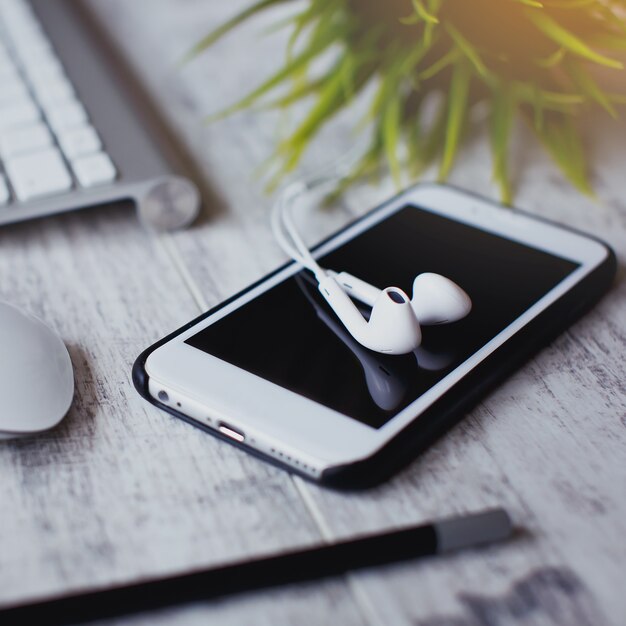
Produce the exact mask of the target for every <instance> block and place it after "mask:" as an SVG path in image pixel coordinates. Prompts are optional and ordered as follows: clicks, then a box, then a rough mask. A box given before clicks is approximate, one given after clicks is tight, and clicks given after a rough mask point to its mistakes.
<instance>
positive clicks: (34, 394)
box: [0, 302, 74, 439]
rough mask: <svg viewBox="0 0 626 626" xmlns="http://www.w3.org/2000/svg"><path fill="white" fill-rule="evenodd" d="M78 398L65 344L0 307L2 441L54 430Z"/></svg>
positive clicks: (45, 329) (36, 323)
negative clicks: (73, 400)
mask: <svg viewBox="0 0 626 626" xmlns="http://www.w3.org/2000/svg"><path fill="white" fill-rule="evenodd" d="M73 397H74V373H73V370H72V362H71V360H70V355H69V353H68V351H67V348H66V347H65V344H64V343H63V341H62V340H61V338H60V337H59V336H58V335H57V334H56V333H55V332H54V331H53V330H52V329H50V328H49V327H48V326H46V324H44V323H43V322H42V321H41V320H39V319H37V318H36V317H34V316H32V315H29V314H27V313H24V312H22V311H20V310H19V309H17V308H15V307H14V306H12V305H10V304H7V303H6V302H0V438H1V439H8V438H12V437H20V436H24V435H34V434H36V433H41V432H43V431H46V430H49V429H50V428H53V427H54V426H56V425H57V424H58V423H59V422H60V421H61V420H62V419H63V417H65V414H66V413H67V412H68V410H69V408H70V405H71V404H72V398H73Z"/></svg>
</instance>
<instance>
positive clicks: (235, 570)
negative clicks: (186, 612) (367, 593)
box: [0, 509, 512, 626]
mask: <svg viewBox="0 0 626 626" xmlns="http://www.w3.org/2000/svg"><path fill="white" fill-rule="evenodd" d="M511 531H512V526H511V520H510V518H509V516H508V514H507V513H506V511H504V510H503V509H491V510H488V511H483V512H481V513H472V514H468V515H463V516H459V517H453V518H449V519H444V520H439V521H435V522H431V523H428V524H424V525H421V526H414V527H409V528H404V529H400V530H392V531H389V532H386V533H382V534H372V535H364V536H360V537H357V538H355V539H350V540H348V541H342V542H338V543H333V544H322V545H315V546H312V547H308V548H305V549H303V550H298V551H294V552H284V553H282V554H278V555H275V556H268V557H262V558H259V559H254V560H250V561H240V562H235V563H231V564H228V565H223V566H218V567H213V568H209V569H201V570H195V571H192V572H190V573H186V574H182V575H177V576H168V577H166V578H155V579H148V580H144V581H142V582H138V583H132V584H129V585H124V586H116V587H106V588H102V589H96V590H89V591H85V592H78V593H73V594H71V595H65V596H56V597H51V598H46V599H42V600H37V601H35V602H31V603H28V604H21V605H14V606H4V607H1V606H0V622H1V623H3V624H37V625H38V626H52V625H55V626H56V625H60V624H77V623H83V622H89V621H92V620H96V619H104V618H111V617H118V616H120V615H129V614H133V613H140V612H143V611H150V610H154V609H159V608H163V607H166V606H173V605H177V604H182V603H186V602H194V601H200V600H207V599H209V598H215V597H218V596H223V595H228V594H233V593H241V592H243V591H249V590H252V589H261V588H267V587H275V586H277V585H286V584H290V583H295V582H302V581H307V580H315V579H319V578H324V577H327V576H337V575H340V574H345V573H346V572H349V571H352V570H356V569H363V568H366V567H374V566H376V565H385V564H388V563H394V562H398V561H407V560H410V559H414V558H418V557H422V556H429V555H435V554H442V553H445V552H451V551H454V550H462V549H464V548H472V547H476V546H479V545H482V544H487V543H493V542H496V541H502V540H503V539H506V538H507V537H509V536H510V535H511Z"/></svg>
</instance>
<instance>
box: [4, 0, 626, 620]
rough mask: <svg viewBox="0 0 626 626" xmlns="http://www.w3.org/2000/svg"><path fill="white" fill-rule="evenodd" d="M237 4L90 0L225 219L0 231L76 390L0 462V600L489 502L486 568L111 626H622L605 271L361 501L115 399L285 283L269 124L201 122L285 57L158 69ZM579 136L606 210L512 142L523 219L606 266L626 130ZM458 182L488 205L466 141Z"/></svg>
mask: <svg viewBox="0 0 626 626" xmlns="http://www.w3.org/2000/svg"><path fill="white" fill-rule="evenodd" d="M246 4H247V2H246V1H245V0H237V1H236V2H235V1H232V2H228V3H218V2H211V1H209V0H185V1H184V2H183V1H180V0H178V1H175V0H150V2H148V0H135V1H134V2H132V3H130V2H124V1H123V0H90V5H91V6H92V8H93V9H94V10H95V11H96V12H97V13H98V15H99V16H100V18H101V19H102V20H103V22H104V23H105V24H106V25H107V26H108V29H109V30H110V32H111V34H112V35H113V36H114V37H115V38H116V40H117V41H118V43H119V45H120V46H121V47H122V49H123V50H124V52H125V54H126V55H127V57H128V59H129V61H130V62H131V64H132V65H133V67H134V69H135V71H136V73H137V74H138V75H139V76H141V79H142V80H143V81H144V83H145V87H146V88H147V90H148V91H149V92H150V93H151V95H152V96H153V97H154V99H155V100H156V101H157V102H158V103H159V105H160V107H161V113H162V115H163V116H164V118H165V119H166V120H167V121H168V123H169V124H170V125H171V126H172V128H173V129H174V130H175V131H176V132H177V133H178V136H179V137H180V139H181V141H182V143H183V144H184V146H185V147H186V149H187V150H189V152H191V153H192V155H193V157H194V160H195V161H196V163H197V164H198V166H199V167H200V169H201V170H202V171H203V173H204V182H205V184H207V185H209V186H210V187H211V188H212V190H213V192H214V194H213V196H212V197H214V198H219V201H215V202H212V203H211V204H210V206H207V207H206V211H205V215H204V216H203V219H202V220H201V221H200V223H199V225H198V226H196V227H195V228H193V229H191V230H189V231H186V232H181V233H177V234H175V235H171V236H170V235H168V236H160V237H157V236H155V235H153V234H149V233H147V232H145V231H143V230H141V228H140V226H139V225H138V224H137V222H136V220H135V217H134V215H133V212H132V210H131V209H129V208H124V207H117V208H103V209H98V210H95V211H91V212H86V213H85V214H84V215H70V216H62V217H59V218H54V219H48V220H45V221H39V222H33V223H31V224H22V225H20V226H16V227H11V228H8V229H4V230H2V231H1V232H0V267H1V268H2V269H1V270H0V271H1V272H2V279H3V280H2V292H1V295H2V297H3V298H5V299H7V300H9V301H11V302H14V303H16V304H18V305H20V306H23V307H25V308H27V309H29V310H31V311H33V312H35V313H37V314H39V315H41V316H42V317H44V318H45V319H47V320H48V321H49V322H50V323H52V324H53V325H54V326H55V327H56V328H57V329H58V330H59V331H60V333H61V334H62V336H63V338H64V339H65V340H66V341H67V343H68V344H69V346H70V351H71V354H72V359H73V362H74V366H75V370H76V374H77V397H76V402H75V404H74V407H73V409H72V412H71V414H70V416H69V417H68V419H66V420H65V422H64V423H63V425H62V426H61V427H60V428H59V429H57V430H56V431H55V432H53V433H50V434H48V435H46V436H44V437H39V438H37V439H33V440H24V441H19V442H12V443H3V444H2V446H0V472H1V473H2V476H3V480H2V483H1V484H0V497H1V501H2V511H1V513H0V602H2V601H8V600H14V599H17V598H23V597H31V596H34V595H37V594H41V593H50V592H54V591H62V590H68V589H72V588H77V587H81V586H89V585H94V584H102V583H106V582H109V581H111V582H113V581H116V582H118V581H122V580H129V579H133V578H135V577H139V576H142V575H156V574H158V573H160V572H171V571H176V570H179V569H184V568H188V567H193V566H196V565H207V564H209V563H216V562H221V561H225V560H228V559H230V558H236V557H240V556H244V555H247V554H257V553H264V552H269V551H272V550H277V549H280V548H286V547H293V546H295V545H301V544H304V543H307V542H311V541H313V540H315V539H317V538H319V537H320V536H321V537H324V538H326V539H328V540H332V539H334V538H338V537H347V536H350V535H351V534H354V533H355V532H360V531H364V530H374V529H378V528H388V527H393V526H397V525H402V524H405V523H412V522H418V521H421V520H425V519H428V518H430V517H433V516H440V515H443V514H447V513H453V512H458V511H464V510H472V509H478V508H481V507H484V506H488V505H495V504H501V505H505V506H507V507H508V508H509V509H510V510H511V511H512V512H513V513H514V516H515V518H516V520H517V522H518V523H519V524H521V525H523V526H524V528H525V529H526V530H525V533H523V534H522V535H521V536H520V537H519V538H518V539H517V540H516V541H515V542H513V543H511V544H509V545H507V546H504V547H498V548H493V549H488V550H486V551H480V552H475V553H472V552H470V553H466V554H463V555H458V556H453V557H449V558H446V559H438V560H429V561H422V562H419V563H415V564H407V565H403V566H397V567H387V568H380V569H376V570H373V571H370V572H365V573H360V574H358V575H353V576H349V577H346V578H345V579H338V580H333V581H327V582H325V583H320V584H311V585H302V586H294V587H293V588H291V589H284V590H280V591H274V592H271V593H256V594H248V595H246V596H243V597H240V598H232V599H229V600H225V601H222V602H213V603H210V604H207V605H206V606H204V605H201V604H199V605H195V606H192V607H186V608H177V609H172V610H169V611H165V612H160V613H159V614H155V615H147V616H142V617H138V618H133V619H124V620H118V621H117V622H116V623H119V624H135V623H136V624H144V623H145V624H174V623H175V624H177V625H179V624H183V625H189V626H192V625H195V624H204V623H206V621H207V619H210V618H213V620H215V621H216V622H218V623H229V624H249V623H255V624H257V623H258V624H276V623H279V624H291V623H294V624H296V623H297V624H308V623H326V622H330V621H331V620H332V621H333V622H335V623H341V624H352V623H354V624H357V623H364V624H376V625H378V624H420V625H424V626H425V625H428V626H434V625H443V624H452V625H463V626H466V625H474V624H481V625H482V624H487V625H490V626H491V625H494V626H495V625H504V624H507V625H508V624H530V623H532V624H541V625H543V624H551V625H560V624H574V625H576V624H580V625H583V624H585V625H586V624H594V625H595V624H615V625H616V626H617V625H621V624H623V623H624V621H625V619H626V597H625V596H624V594H623V590H622V588H623V581H624V579H625V578H626V542H625V541H624V539H623V537H624V536H626V388H625V384H624V381H625V380H626V361H625V359H624V357H623V355H624V350H625V346H626V285H625V281H624V271H623V270H620V275H619V280H618V283H617V284H616V286H615V287H614V289H613V290H612V292H611V293H610V294H609V296H607V297H606V298H605V299H604V300H603V301H602V303H601V304H600V305H599V306H598V307H596V308H595V309H594V311H592V312H591V313H590V314H589V315H587V316H586V317H585V318H584V319H583V320H581V321H580V322H578V323H577V324H576V325H575V326H573V327H572V328H571V329H570V330H568V331H567V332H566V333H564V334H563V335H562V336H561V337H559V338H558V339H557V340H556V341H555V342H553V343H552V344H551V345H550V346H548V347H546V349H545V350H543V351H542V352H541V353H540V354H539V355H537V357H535V358H534V359H532V360H531V361H530V362H529V363H528V364H527V365H526V366H525V367H524V368H522V369H521V370H520V371H519V372H517V373H516V374H515V375H514V376H512V377H511V378H510V379H509V380H507V381H506V382H505V383H504V384H503V385H501V386H500V387H499V388H498V389H497V390H496V391H495V392H494V393H492V394H491V395H490V396H489V397H488V398H487V399H485V401H484V402H483V403H482V404H481V405H480V406H478V407H477V408H476V409H475V410H474V411H472V413H471V414H470V415H469V416H468V417H467V419H465V420H464V421H463V422H462V423H460V424H459V425H458V426H457V427H456V428H455V429H454V430H453V431H452V432H451V433H450V434H449V435H447V436H446V437H444V438H443V439H442V440H441V441H440V442H439V443H438V444H436V445H435V446H434V447H433V448H432V449H431V450H430V451H428V452H427V453H426V454H425V455H423V456H422V457H421V458H419V459H417V460H416V461H415V462H414V463H413V464H411V466H410V467H408V468H407V469H406V470H405V471H403V472H402V473H401V474H400V475H398V476H397V477H396V478H394V479H393V480H391V481H390V482H389V483H388V484H386V485H384V486H381V487H379V488H377V489H375V490H373V491H368V492H364V493H348V494H346V493H336V492H332V491H329V490H326V489H323V488H318V487H315V486H313V485H311V484H309V483H306V482H304V481H302V480H300V479H298V478H292V477H290V476H289V475H288V474H286V473H285V472H282V471H280V470H277V469H274V468H272V467H270V466H268V465H266V464H264V463H262V462H259V461H256V460H255V459H253V458H251V457H248V456H247V455H245V454H243V453H241V452H238V451H236V450H234V449H233V448H231V447H230V446H227V445H224V444H223V443H219V442H217V441H215V440H214V439H213V438H211V437H208V436H206V435H205V434H204V433H202V432H200V431H198V430H196V429H194V428H192V427H190V426H187V425H185V424H182V423H179V422H178V421H176V420H174V419H172V418H170V417H167V416H166V415H165V414H162V413H161V412H159V411H157V410H156V409H153V408H152V407H150V406H149V405H147V404H146V403H145V402H144V401H142V400H141V399H140V398H139V397H138V396H137V394H136V393H135V392H134V390H133V389H132V386H131V383H130V378H129V377H130V366H131V364H132V361H133V360H134V358H135V356H136V355H137V354H138V353H139V352H140V351H141V350H142V349H143V348H145V347H146V346H147V345H149V344H150V343H151V342H152V341H153V340H155V339H156V338H158V337H159V336H162V335H163V334H165V333H166V332H168V331H170V330H172V329H174V328H176V327H177V326H179V325H180V324H182V323H183V322H185V321H187V320H188V319H190V318H191V317H193V316H194V315H196V314H197V313H198V312H199V311H200V310H201V309H203V308H205V307H207V306H210V305H212V304H215V303H216V302H218V301H220V300H222V299H223V298H225V297H227V296H229V295H230V294H232V293H234V292H236V291H237V290H239V289H241V288H242V287H244V286H245V285H246V284H248V283H249V282H251V281H253V280H256V279H257V278H259V277H261V276H262V275H263V274H264V273H266V272H267V271H269V270H271V269H273V268H274V267H276V266H277V265H278V264H279V263H280V262H282V261H283V256H282V254H281V253H280V251H279V249H278V248H277V246H276V245H275V243H274V241H273V239H272V237H271V234H270V230H269V227H268V221H267V217H268V207H269V205H270V202H271V198H270V197H268V196H267V195H266V194H265V193H264V191H263V183H262V181H260V180H258V178H255V176H254V171H255V169H256V168H257V167H258V166H259V165H260V164H261V163H262V162H263V160H264V159H265V158H266V157H267V155H269V154H270V153H271V151H272V147H273V146H274V143H275V140H276V137H277V134H278V132H279V130H280V127H281V124H282V123H283V121H281V120H280V119H279V118H278V117H277V116H276V115H273V114H258V113H251V112H247V113H243V114H241V115H238V116H236V117H233V118H229V119H227V120H224V121H222V122H219V123H216V124H213V125H209V126H206V125H204V124H203V123H202V118H203V116H204V115H205V114H207V113H210V112H213V111H215V110H217V109H219V108H220V107H222V106H224V105H225V104H228V103H230V102H232V101H234V100H235V99H236V98H237V97H238V96H240V95H241V94H242V93H243V92H244V90H245V89H246V88H248V87H249V86H250V85H252V84H254V83H256V82H258V81H259V80H260V78H261V77H262V76H263V75H267V74H268V73H269V72H270V71H271V70H272V69H273V68H275V67H276V64H277V62H278V60H279V59H280V57H281V54H282V43H283V41H284V39H281V35H272V36H271V37H264V38H262V37H260V36H259V33H260V32H261V31H262V30H263V28H264V27H265V26H267V25H269V24H270V23H272V22H273V19H272V18H271V16H266V17H263V18H261V19H259V20H258V21H257V22H256V23H255V24H250V25H247V26H245V27H243V28H242V29H241V30H239V31H238V32H237V33H236V34H234V35H232V36H230V37H229V38H227V39H225V40H224V41H223V42H222V43H220V44H219V45H218V46H216V48H215V49H214V50H212V51H211V52H210V53H208V54H206V55H205V56H203V57H202V58H201V59H198V60H196V61H194V62H193V63H191V64H189V65H188V66H185V67H184V68H182V69H180V70H175V69H174V68H175V65H176V62H177V61H178V60H179V59H180V58H181V56H182V55H183V54H184V52H186V51H187V49H188V48H189V46H190V45H191V44H192V43H193V42H195V41H196V40H197V39H198V38H199V37H200V36H201V35H202V34H204V33H205V32H206V31H207V29H209V28H211V26H213V25H216V24H218V23H220V22H221V21H223V20H224V19H225V18H226V17H228V16H230V15H232V14H233V13H234V12H235V11H236V10H237V8H238V7H241V6H244V5H246ZM357 106H358V105H357ZM295 114H296V115H297V112H296V113H295ZM588 134H589V146H590V147H589V149H590V151H591V153H592V155H593V161H594V163H595V171H594V180H595V183H596V187H597V189H598V194H599V197H600V198H601V201H600V202H598V203H596V202H594V201H592V200H590V199H588V198H585V197H582V196H580V195H578V194H577V193H576V192H574V191H572V189H571V188H569V187H568V186H567V185H566V184H564V183H563V181H562V179H561V177H560V175H559V174H558V173H557V172H556V171H555V169H554V167H553V166H552V165H551V164H550V163H549V161H548V160H547V158H546V157H545V156H544V155H543V154H542V153H541V151H540V150H538V148H537V146H536V145H534V144H533V142H532V141H530V140H529V139H528V137H527V135H526V133H525V132H524V130H523V129H521V128H520V129H519V132H518V134H517V137H516V143H515V149H516V162H519V163H521V164H523V168H520V173H519V175H517V176H516V178H517V185H518V189H519V192H518V196H517V204H519V205H520V206H521V207H522V208H525V209H527V210H530V211H534V212H536V213H539V214H542V215H546V216H548V217H550V218H552V219H556V220H558V221H561V222H563V223H567V224H570V225H573V226H575V227H578V228H581V229H583V230H587V231H590V232H592V233H594V234H596V235H598V236H600V237H603V238H605V239H607V240H608V241H609V242H610V243H611V244H612V245H613V246H614V247H615V249H616V251H617V253H618V257H619V258H620V261H623V259H624V257H625V256H626V200H625V198H626V182H625V181H624V176H623V172H622V170H623V163H624V154H625V153H624V145H626V143H625V142H626V132H625V130H624V127H623V126H621V127H617V126H616V125H615V124H607V123H605V122H603V121H602V120H590V121H589V131H588ZM350 142H351V140H350V116H342V117H340V118H339V119H337V120H336V121H335V122H334V124H333V126H332V128H331V129H329V130H328V131H326V132H325V133H324V134H323V136H322V137H320V140H319V141H318V142H317V143H316V145H315V146H314V149H313V150H312V152H311V154H310V155H309V156H308V157H307V160H306V161H305V163H304V164H303V167H302V171H310V170H312V169H314V168H315V166H316V164H320V163H324V162H326V161H327V160H328V159H329V158H334V157H336V156H339V155H341V154H342V153H344V152H345V151H346V149H347V148H348V147H349V145H350ZM426 177H427V178H433V177H434V172H428V173H427V176H426ZM452 182H453V183H454V184H456V185H459V186H461V187H464V188H467V189H469V190H473V191H476V192H479V193H482V194H485V195H490V194H493V193H494V187H493V185H492V183H491V166H490V160H489V157H488V148H487V145H486V143H485V140H484V134H483V135H481V134H477V136H476V137H475V138H473V139H472V141H471V142H470V144H469V145H468V146H467V148H466V149H465V151H464V153H463V155H462V157H461V158H460V160H459V164H458V166H457V168H456V169H455V171H454V174H453V178H452ZM392 191H393V189H392V187H391V185H390V183H389V182H384V183H383V184H381V185H380V186H378V187H376V188H373V187H361V188H358V189H355V190H353V191H352V192H351V193H350V194H348V196H347V197H346V199H345V201H344V203H343V204H342V206H340V207H338V209H337V210H336V211H333V212H330V213H327V214H324V216H323V217H321V216H320V215H319V214H314V212H311V213H310V215H309V216H307V217H306V218H305V217H303V219H307V220H308V221H307V226H308V232H311V236H312V239H315V238H319V237H321V236H322V235H323V234H324V233H326V232H330V231H331V230H333V229H334V228H336V227H337V226H339V225H341V224H342V223H344V222H345V221H347V219H349V218H350V217H351V216H355V215H358V214H360V213H362V212H364V211H365V210H367V209H369V208H371V207H372V206H374V205H375V204H376V203H377V202H378V201H380V200H381V199H383V198H384V197H385V196H386V195H388V194H390V193H391V192H392ZM146 260H149V263H148V262H146ZM131 270H132V271H131Z"/></svg>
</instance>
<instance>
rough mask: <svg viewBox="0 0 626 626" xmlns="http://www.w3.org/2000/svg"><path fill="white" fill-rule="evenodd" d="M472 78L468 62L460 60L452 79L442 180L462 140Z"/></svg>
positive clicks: (440, 175) (440, 178) (441, 171)
mask: <svg viewBox="0 0 626 626" xmlns="http://www.w3.org/2000/svg"><path fill="white" fill-rule="evenodd" d="M470 79H471V71H470V68H469V65H468V63H467V62H466V61H465V60H461V61H459V62H458V63H457V64H456V65H455V67H454V71H453V73H452V79H451V81H450V97H449V99H448V118H447V128H446V139H445V142H444V146H443V156H442V158H441V167H440V168H439V180H441V181H443V180H445V179H446V178H447V177H448V175H449V174H450V170H451V169H452V165H453V163H454V159H455V157H456V153H457V149H458V147H459V142H460V140H461V133H462V131H463V123H464V121H465V117H466V112H467V105H468V100H469V87H470Z"/></svg>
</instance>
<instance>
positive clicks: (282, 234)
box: [272, 174, 472, 354]
mask: <svg viewBox="0 0 626 626" xmlns="http://www.w3.org/2000/svg"><path fill="white" fill-rule="evenodd" d="M337 178H338V176H337V174H334V175H331V176H323V177H320V178H317V179H315V180H312V181H309V182H308V183H305V182H302V181H298V182H295V183H292V184H291V185H289V186H288V187H287V188H286V189H285V190H284V191H283V193H282V194H281V195H280V197H279V199H278V201H277V203H276V204H275V206H274V210H273V211H272V230H273V232H274V236H275V237H276V240H277V242H278V244H279V245H280V246H281V248H282V249H283V250H284V251H285V252H286V253H287V254H288V255H289V256H290V257H291V258H292V259H293V260H294V261H297V262H298V263H300V264H301V265H302V266H303V267H305V268H306V269H308V270H310V271H311V272H312V273H313V275H314V276H315V279H316V280H317V282H318V288H319V291H320V293H321V294H322V296H323V297H324V299H325V300H326V301H327V302H328V304H329V306H330V307H331V309H332V310H333V311H334V312H335V314H336V315H337V317H338V318H339V320H340V321H341V323H342V324H343V325H344V327H345V328H346V330H347V331H348V332H349V333H350V334H351V335H352V337H353V338H354V339H355V340H356V341H357V342H358V343H360V344H361V345H362V346H364V347H366V348H369V349H370V350H374V351H375V352H381V353H383V354H407V353H409V352H413V351H414V350H416V349H417V348H418V347H419V345H420V343H421V341H422V331H421V325H433V324H445V323H450V322H455V321H457V320H460V319H462V318H463V317H465V316H466V315H467V314H468V313H469V312H470V310H471V308H472V302H471V299H470V297H469V296H468V295H467V294H466V293H465V291H463V289H461V287H459V286H458V285H456V284H455V283H454V282H453V281H451V280H450V279H448V278H446V277H445V276H441V275H440V274H433V273H424V274H420V275H418V276H417V277H416V278H415V280H414V281H413V294H412V297H411V298H409V296H408V295H407V294H406V293H405V292H404V291H402V289H399V288H398V287H386V288H385V289H378V288H377V287H374V286H373V285H370V284H369V283H367V282H365V281H363V280H361V279H359V278H357V277H355V276H352V275H350V274H348V273H346V272H339V273H337V272H333V271H331V270H326V269H324V268H322V267H321V266H320V265H319V264H318V263H317V261H316V260H315V258H314V257H313V255H312V254H311V251H310V250H309V248H308V246H307V245H306V244H305V243H304V241H303V240H302V238H301V236H300V234H299V232H298V229H297V228H296V225H295V222H294V220H293V216H292V214H291V211H292V209H293V206H294V205H295V203H296V201H297V200H298V199H299V198H300V196H302V195H303V194H304V193H305V192H307V191H310V190H312V189H314V188H315V187H317V186H319V185H321V184H323V183H325V182H327V181H334V180H337ZM352 298H354V299H355V300H359V301H361V302H363V303H364V304H367V305H368V306H371V313H370V316H369V319H366V317H365V316H363V314H362V313H361V311H359V309H358V307H357V306H356V305H355V303H354V302H353V300H352Z"/></svg>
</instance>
